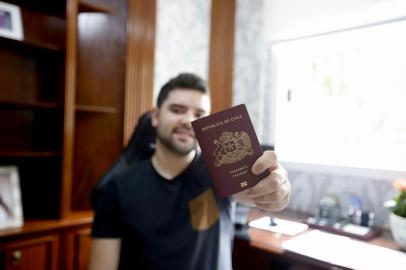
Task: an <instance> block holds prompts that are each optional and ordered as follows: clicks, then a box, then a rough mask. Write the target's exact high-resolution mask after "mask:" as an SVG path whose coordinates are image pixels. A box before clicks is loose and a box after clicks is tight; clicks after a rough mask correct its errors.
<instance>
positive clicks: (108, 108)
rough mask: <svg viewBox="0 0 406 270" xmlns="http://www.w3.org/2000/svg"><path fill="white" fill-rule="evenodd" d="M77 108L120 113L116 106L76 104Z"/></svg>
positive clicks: (83, 110)
mask: <svg viewBox="0 0 406 270" xmlns="http://www.w3.org/2000/svg"><path fill="white" fill-rule="evenodd" d="M75 108H76V111H78V112H95V113H118V110H117V109H116V108H113V107H106V106H94V105H76V106H75Z"/></svg>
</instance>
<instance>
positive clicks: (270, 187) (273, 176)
mask: <svg viewBox="0 0 406 270" xmlns="http://www.w3.org/2000/svg"><path fill="white" fill-rule="evenodd" d="M286 181H287V177H286V173H285V170H284V169H282V168H278V169H276V170H274V171H272V172H271V173H270V174H269V175H268V176H267V177H265V178H264V179H262V180H261V181H259V182H258V183H257V184H256V185H255V186H253V187H252V188H251V189H250V190H248V192H247V195H248V196H250V197H251V198H255V197H259V196H263V195H266V194H270V193H272V192H274V191H276V190H278V189H279V186H280V185H282V184H283V183H284V182H286Z"/></svg>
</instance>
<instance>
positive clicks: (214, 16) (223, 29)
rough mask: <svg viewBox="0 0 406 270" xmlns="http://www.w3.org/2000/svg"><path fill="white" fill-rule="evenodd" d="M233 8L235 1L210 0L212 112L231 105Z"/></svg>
mask: <svg viewBox="0 0 406 270" xmlns="http://www.w3.org/2000/svg"><path fill="white" fill-rule="evenodd" d="M235 11H236V3H235V0H213V1H212V11H211V30H210V59H209V85H210V90H211V101H212V112H216V111H220V110H223V109H226V108H228V107H230V106H231V104H232V91H233V63H234V29H235V27H234V20H235V19H234V18H235Z"/></svg>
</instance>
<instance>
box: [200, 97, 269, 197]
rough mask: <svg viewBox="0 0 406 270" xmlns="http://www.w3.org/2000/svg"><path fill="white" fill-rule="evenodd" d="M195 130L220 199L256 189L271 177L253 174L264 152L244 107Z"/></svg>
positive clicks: (219, 115) (213, 117)
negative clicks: (256, 163) (260, 183)
mask: <svg viewBox="0 0 406 270" xmlns="http://www.w3.org/2000/svg"><path fill="white" fill-rule="evenodd" d="M192 127H193V130H194V132H195V135H196V138H197V141H198V143H199V145H200V148H201V150H202V156H203V159H204V162H205V164H206V165H207V168H208V170H209V174H210V177H211V179H212V181H213V188H214V190H215V192H216V193H217V194H218V195H219V196H220V197H222V198H223V197H226V196H230V195H232V194H235V193H238V192H240V191H243V190H245V189H248V188H250V187H253V186H254V185H255V184H257V183H258V182H259V180H261V179H262V178H264V177H265V176H267V175H268V174H269V171H265V172H263V173H261V174H259V175H255V174H253V173H252V172H251V168H252V165H254V163H255V161H256V160H257V159H258V158H259V157H260V156H261V155H262V148H261V145H260V144H259V141H258V137H257V135H256V133H255V130H254V127H253V125H252V122H251V119H250V117H249V114H248V111H247V108H246V107H245V105H244V104H241V105H238V106H234V107H232V108H229V109H227V110H224V111H221V112H217V113H214V114H211V115H209V116H206V117H202V118H199V119H197V120H195V121H193V122H192Z"/></svg>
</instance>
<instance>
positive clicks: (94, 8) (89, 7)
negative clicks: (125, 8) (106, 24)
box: [78, 0, 111, 13]
mask: <svg viewBox="0 0 406 270" xmlns="http://www.w3.org/2000/svg"><path fill="white" fill-rule="evenodd" d="M78 11H79V13H82V12H83V13H84V12H98V13H111V10H110V9H109V8H106V7H104V6H100V5H96V4H92V3H88V2H87V1H84V0H80V1H79V8H78Z"/></svg>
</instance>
